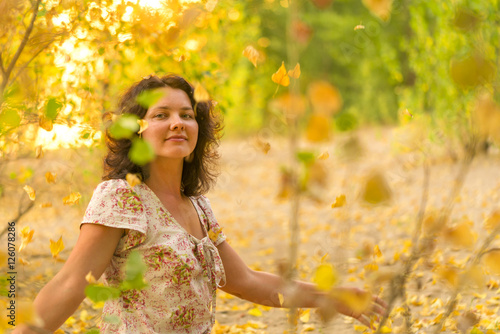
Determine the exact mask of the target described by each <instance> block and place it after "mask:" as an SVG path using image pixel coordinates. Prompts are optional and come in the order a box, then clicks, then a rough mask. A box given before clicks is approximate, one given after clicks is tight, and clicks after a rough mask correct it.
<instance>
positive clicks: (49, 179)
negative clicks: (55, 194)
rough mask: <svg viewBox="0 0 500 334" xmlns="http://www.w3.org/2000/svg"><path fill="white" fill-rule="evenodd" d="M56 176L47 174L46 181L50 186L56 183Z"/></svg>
mask: <svg viewBox="0 0 500 334" xmlns="http://www.w3.org/2000/svg"><path fill="white" fill-rule="evenodd" d="M56 176H57V174H56V173H51V172H47V173H45V180H46V181H47V183H49V184H50V183H56Z"/></svg>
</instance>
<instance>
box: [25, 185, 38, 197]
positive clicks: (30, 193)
mask: <svg viewBox="0 0 500 334" xmlns="http://www.w3.org/2000/svg"><path fill="white" fill-rule="evenodd" d="M23 189H24V190H25V191H26V193H28V196H29V197H30V200H32V201H34V200H35V197H36V192H35V189H33V188H32V187H30V186H28V185H26V186H24V187H23Z"/></svg>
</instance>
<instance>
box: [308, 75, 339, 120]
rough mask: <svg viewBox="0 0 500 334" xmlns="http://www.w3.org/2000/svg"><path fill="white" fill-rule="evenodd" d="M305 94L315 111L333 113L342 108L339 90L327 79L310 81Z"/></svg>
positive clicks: (326, 113)
mask: <svg viewBox="0 0 500 334" xmlns="http://www.w3.org/2000/svg"><path fill="white" fill-rule="evenodd" d="M307 94H308V96H309V100H310V101H311V104H312V106H313V109H314V112H316V113H322V114H325V115H334V114H335V113H337V112H338V111H340V109H341V108H342V97H341V96H340V93H339V91H338V90H337V88H335V87H334V86H333V85H332V84H330V83H329V82H327V81H321V80H320V81H314V82H312V83H311V84H310V85H309V87H308V92H307Z"/></svg>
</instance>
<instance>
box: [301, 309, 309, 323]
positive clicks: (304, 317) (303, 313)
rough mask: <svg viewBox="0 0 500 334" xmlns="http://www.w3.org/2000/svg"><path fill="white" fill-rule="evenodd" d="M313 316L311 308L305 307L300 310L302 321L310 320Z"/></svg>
mask: <svg viewBox="0 0 500 334" xmlns="http://www.w3.org/2000/svg"><path fill="white" fill-rule="evenodd" d="M310 318H311V310H310V309H305V310H301V311H300V315H299V319H300V321H302V322H309V319H310Z"/></svg>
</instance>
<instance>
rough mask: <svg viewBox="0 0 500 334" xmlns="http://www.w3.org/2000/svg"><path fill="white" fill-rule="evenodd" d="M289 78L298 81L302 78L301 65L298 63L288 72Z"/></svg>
mask: <svg viewBox="0 0 500 334" xmlns="http://www.w3.org/2000/svg"><path fill="white" fill-rule="evenodd" d="M288 76H290V77H292V78H295V79H298V78H299V77H300V64H299V63H297V65H295V67H294V69H293V70H290V71H288Z"/></svg>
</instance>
